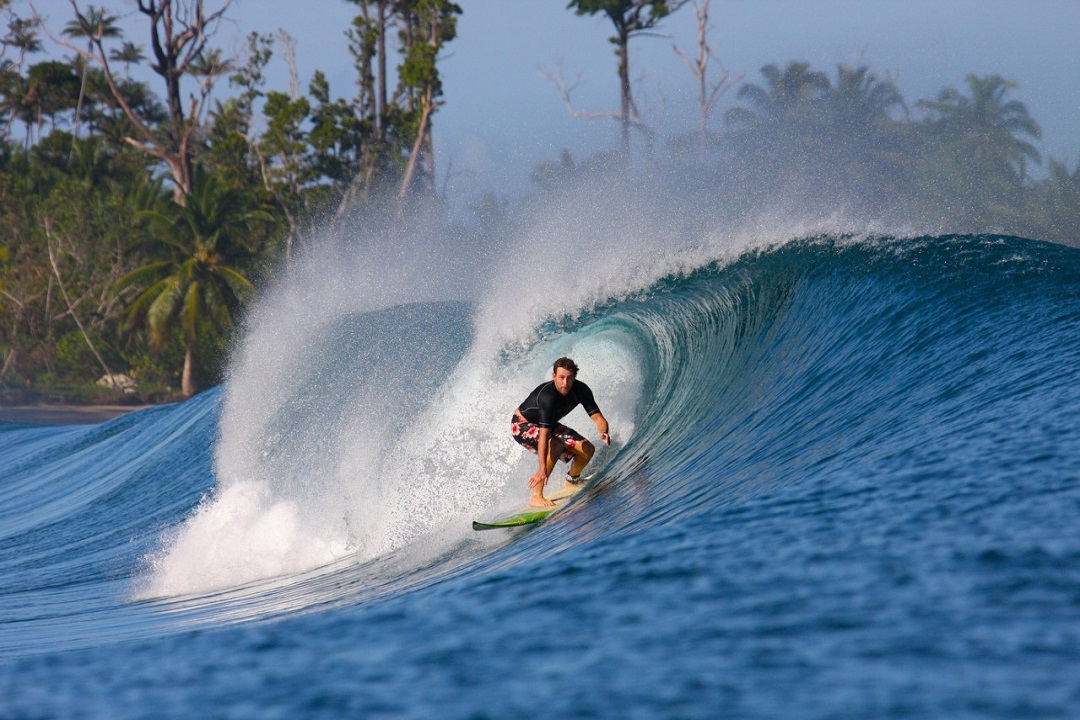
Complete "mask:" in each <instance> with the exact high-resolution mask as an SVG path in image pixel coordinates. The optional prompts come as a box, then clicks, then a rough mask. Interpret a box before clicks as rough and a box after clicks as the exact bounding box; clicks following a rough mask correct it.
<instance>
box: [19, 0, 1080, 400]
mask: <svg viewBox="0 0 1080 720" xmlns="http://www.w3.org/2000/svg"><path fill="white" fill-rule="evenodd" d="M342 1H343V2H349V3H350V4H352V5H355V6H356V14H355V17H354V19H353V22H352V24H351V26H350V27H349V28H348V29H347V30H346V31H345V33H344V36H343V38H342V46H343V51H342V56H343V57H346V56H347V57H348V58H349V60H350V62H351V63H352V65H353V67H354V68H355V71H356V82H355V85H354V86H353V87H352V88H350V90H351V91H352V92H353V94H352V95H351V96H350V97H347V98H346V97H339V96H336V95H335V94H334V93H333V92H332V90H331V88H330V86H329V84H328V82H327V80H326V77H325V76H324V75H323V74H322V73H320V72H316V73H315V74H314V77H312V78H310V80H309V81H308V82H307V85H306V91H305V89H303V88H302V86H301V82H300V79H299V78H297V77H296V73H295V70H294V72H293V76H292V81H291V82H290V87H289V88H287V89H273V88H268V87H266V82H265V79H264V71H265V69H266V67H267V64H268V63H269V62H270V59H271V58H272V57H274V56H275V55H279V56H281V57H284V58H285V59H286V60H287V61H288V62H289V64H290V67H293V68H295V62H294V50H293V45H292V41H291V38H289V36H288V35H287V34H285V33H283V32H282V33H279V34H278V35H276V36H265V35H259V34H252V35H250V36H249V37H248V41H247V48H246V54H245V55H244V56H243V57H235V58H231V57H226V56H225V55H224V54H223V52H222V51H221V50H220V49H218V48H216V47H214V46H213V45H212V43H213V40H214V37H215V32H216V31H217V30H218V29H219V27H220V24H221V23H222V21H223V20H224V19H226V18H227V12H228V11H229V9H230V2H229V1H228V0H223V1H221V2H218V3H216V4H215V6H214V7H210V5H211V4H213V3H210V2H205V0H132V2H131V5H133V6H135V7H136V8H137V10H138V14H139V16H140V21H141V25H140V27H141V28H142V31H143V32H145V35H144V36H143V37H141V38H139V39H137V40H134V41H133V40H130V39H128V38H126V37H124V36H123V34H122V33H121V31H120V30H119V28H118V19H117V17H116V16H115V15H113V14H111V13H110V12H109V11H107V10H106V9H105V8H103V7H94V6H92V5H81V4H79V3H77V2H75V0H70V3H71V4H70V18H69V19H68V20H67V21H66V22H64V23H63V24H62V25H58V26H56V27H50V23H49V22H46V21H45V20H44V19H42V18H40V17H39V16H38V15H37V14H36V12H35V11H34V9H33V6H32V5H29V4H27V5H26V6H21V5H19V3H17V2H12V1H11V0H0V10H2V12H3V13H4V17H5V19H6V27H7V33H6V35H4V36H3V38H2V39H0V43H2V49H0V124H2V127H3V133H2V136H0V213H2V216H3V218H2V223H0V232H3V238H2V243H0V357H2V366H0V392H3V394H4V395H3V396H4V397H6V398H8V399H13V398H14V399H23V400H26V399H41V398H46V399H48V398H61V397H62V398H65V399H68V400H73V399H87V400H91V399H98V400H100V399H103V398H104V399H113V400H115V399H117V398H122V397H124V396H125V395H126V396H128V397H131V398H137V399H140V400H143V401H146V400H156V399H166V398H171V397H178V396H180V395H185V396H186V395H190V394H192V393H194V392H196V391H197V390H199V389H200V388H203V387H207V386H209V385H211V384H213V383H215V382H217V381H218V380H219V379H220V378H221V375H222V369H223V365H224V362H225V358H226V357H227V353H228V348H229V343H230V342H231V340H232V335H233V333H234V329H235V327H236V325H237V322H238V321H239V320H240V318H241V313H242V311H243V307H244V305H245V303H247V302H249V301H250V300H251V299H252V298H253V297H254V296H255V295H256V293H257V291H258V288H259V287H260V286H261V285H263V284H265V283H267V282H269V281H270V280H272V279H273V277H274V276H275V275H276V274H278V273H282V272H287V271H288V267H289V264H290V262H292V261H293V258H294V256H295V255H296V254H297V253H299V252H302V251H303V249H304V248H305V247H306V246H307V245H308V244H309V243H310V242H311V241H312V238H313V237H314V234H315V231H316V229H319V231H320V232H334V231H339V232H340V231H342V230H343V229H344V228H346V227H347V226H348V224H349V223H351V222H354V220H355V218H357V217H368V216H370V215H371V214H372V213H378V214H379V215H380V216H383V217H389V218H394V217H402V216H404V215H405V214H406V213H417V212H422V213H425V214H428V215H433V216H435V217H436V218H438V217H440V215H441V214H443V215H444V214H445V213H443V209H444V208H445V205H446V204H447V202H448V198H446V197H445V196H443V195H440V193H439V191H438V189H437V186H436V182H435V178H436V173H435V153H434V147H433V143H432V131H433V127H434V124H435V122H436V119H437V111H438V109H439V107H440V106H441V105H442V104H443V103H445V102H452V101H453V98H448V97H444V96H443V88H442V84H441V81H440V75H439V63H440V61H441V60H442V58H443V57H444V55H445V51H446V48H447V45H448V44H449V43H451V42H452V41H453V40H454V39H455V36H456V23H457V19H458V17H459V16H460V15H461V13H462V9H461V7H460V6H459V5H457V4H455V3H453V2H449V1H448V0H396V1H395V0H342ZM684 6H687V8H688V9H690V8H692V10H693V12H694V13H695V14H696V18H697V21H698V27H699V37H700V43H699V50H698V53H697V56H696V57H695V58H690V57H686V56H683V59H684V60H685V61H686V63H687V66H688V67H689V68H690V70H691V71H692V76H688V82H690V81H691V80H694V81H696V84H697V87H698V98H699V107H700V117H699V118H693V119H690V121H689V122H688V125H690V126H694V127H695V128H696V129H695V130H694V131H692V132H686V133H684V134H682V135H676V136H672V137H669V138H659V137H656V134H657V133H656V131H655V129H653V128H651V127H650V126H649V124H648V122H647V121H646V120H644V119H643V118H642V115H641V113H640V112H639V109H638V108H637V106H636V103H635V101H634V97H633V87H632V83H631V82H630V75H629V69H628V68H629V66H630V59H631V58H630V53H631V50H632V45H631V43H630V41H631V39H633V38H635V37H636V36H639V35H644V34H647V33H649V31H650V30H653V29H655V28H656V27H657V26H658V24H659V23H660V22H661V21H663V20H664V19H665V18H668V17H669V16H670V15H671V14H672V13H675V12H680V11H683V10H682V9H683V7H684ZM708 7H709V3H708V2H707V0H698V1H697V2H694V3H692V4H690V3H687V2H685V1H683V2H678V1H668V2H662V1H656V0H654V1H651V2H650V1H646V0H574V1H572V2H570V3H569V5H568V6H567V7H566V10H565V11H573V12H576V13H578V14H580V15H599V16H602V17H606V18H607V19H609V20H610V21H611V26H612V29H613V35H612V38H611V42H612V43H613V45H614V46H615V50H616V53H615V54H616V63H615V70H616V72H615V78H616V80H617V82H618V83H619V89H620V108H619V109H618V110H617V111H613V112H612V113H611V117H612V118H614V120H615V123H614V125H615V127H617V128H618V130H619V131H621V133H620V134H618V135H613V139H618V140H621V142H615V143H613V147H612V148H609V149H598V152H597V153H596V155H595V156H594V157H589V158H583V159H578V160H575V159H574V158H572V157H571V156H570V155H569V153H563V155H562V157H560V158H556V159H552V160H551V161H549V162H545V163H542V164H541V165H540V166H539V167H537V168H536V169H535V171H534V172H533V174H532V180H533V187H534V192H535V194H536V195H537V196H542V195H543V194H545V193H552V192H557V191H558V188H559V187H560V186H562V185H566V184H570V183H573V182H577V181H579V180H581V179H582V178H583V177H588V176H589V175H590V174H593V173H600V172H605V173H606V172H611V169H612V166H613V165H614V166H615V167H616V168H618V167H619V164H620V163H622V162H628V160H627V158H629V157H630V156H632V155H636V156H641V155H642V154H647V155H648V162H649V163H652V164H655V165H659V166H663V167H664V168H666V169H668V170H669V171H671V172H673V173H682V174H684V175H685V176H686V177H692V178H693V179H694V180H693V183H694V185H695V192H698V193H699V194H700V193H702V192H705V193H708V192H709V189H710V188H711V187H713V186H714V185H716V186H719V185H721V184H723V185H725V187H727V188H728V197H727V199H726V200H725V202H726V203H728V204H729V205H731V206H732V207H733V208H735V210H737V211H739V212H744V213H750V212H753V211H754V210H755V206H756V203H759V202H762V199H764V198H770V199H773V200H775V198H777V197H784V198H799V197H803V196H806V195H809V194H812V195H814V196H816V197H835V198H836V201H837V202H857V203H859V204H860V205H861V206H862V207H874V208H880V210H881V215H882V217H886V216H888V215H889V211H890V210H896V211H903V210H904V209H905V208H914V207H918V208H919V209H920V213H921V214H922V215H923V216H931V217H933V218H935V221H936V222H937V224H938V225H939V226H940V227H942V228H950V229H954V230H956V231H975V230H991V231H999V232H1008V233H1014V234H1018V235H1024V236H1027V237H1034V238H1039V239H1044V240H1053V241H1059V242H1065V243H1069V244H1076V243H1077V241H1078V237H1080V236H1078V234H1077V228H1080V165H1078V166H1077V167H1076V168H1073V169H1071V170H1070V169H1069V168H1068V167H1067V166H1066V165H1065V164H1064V163H1063V162H1061V161H1058V160H1055V159H1053V158H1043V157H1042V156H1041V154H1040V152H1039V151H1038V149H1037V147H1036V144H1035V143H1036V142H1037V141H1038V140H1039V138H1040V135H1041V131H1040V128H1039V124H1038V122H1037V121H1036V119H1035V118H1033V117H1031V116H1030V115H1029V113H1028V111H1027V108H1026V107H1025V106H1024V104H1023V103H1022V102H1020V101H1019V100H1017V99H1016V98H1014V97H1013V93H1014V90H1015V88H1016V86H1015V84H1014V83H1012V82H1011V81H1009V80H1007V79H1005V78H1002V77H999V76H997V75H987V76H976V75H969V76H968V77H966V78H964V79H963V81H962V82H961V83H959V84H958V86H957V87H947V88H945V89H943V90H942V91H941V92H940V94H939V95H938V96H937V97H936V98H932V99H921V100H918V101H916V102H914V103H910V102H908V101H907V100H906V99H905V98H904V97H903V96H902V95H901V93H900V91H899V89H898V88H897V87H896V85H895V84H893V83H892V82H891V81H889V80H887V79H882V78H881V77H879V75H878V74H876V73H875V72H873V71H872V70H871V69H870V68H867V67H847V66H840V67H837V68H836V69H835V71H832V72H823V71H820V70H817V69H814V68H812V67H811V66H809V65H808V64H806V63H801V62H790V63H788V64H786V65H768V66H766V67H764V68H762V69H761V76H760V79H757V80H756V81H755V80H747V81H745V82H741V81H740V82H735V81H733V80H732V79H731V78H728V77H727V76H725V75H723V74H722V73H719V72H718V71H717V70H716V69H715V67H714V66H713V65H710V58H711V55H710V52H709V48H708V37H707V29H708V27H709V26H710V25H709V21H708ZM51 23H52V24H56V21H55V20H53V21H51ZM58 55H62V56H63V58H64V59H61V60H57V59H47V60H41V61H37V62H35V61H36V60H37V58H38V57H39V56H48V57H50V58H55V57H56V56H58ZM710 71H711V72H712V73H713V75H714V76H715V77H710ZM136 77H149V78H153V80H152V81H144V80H138V79H135V78H136ZM555 84H556V86H557V87H558V88H559V89H560V90H564V91H565V87H564V86H560V83H559V82H558V80H557V79H556V83H555ZM728 90H731V92H730V93H728V96H729V99H730V105H731V107H730V108H729V109H728V110H727V111H726V112H725V113H723V114H722V115H718V116H717V117H715V118H714V117H713V115H714V114H716V113H714V110H715V108H716V107H717V105H718V102H717V101H718V99H719V97H720V96H721V95H723V94H725V93H727V91H728ZM564 99H566V100H567V102H568V104H569V102H570V97H569V93H568V92H564ZM553 101H554V99H553ZM257 128H258V130H256V129H257ZM639 138H640V141H639V140H638V139H639ZM1035 168H1039V172H1037V173H1035V172H1033V170H1034V169H1035ZM733 178H735V179H737V183H734V184H737V186H738V187H737V191H735V192H732V191H731V190H730V188H731V186H732V184H733V180H732V179H733ZM488 202H489V203H492V204H495V205H497V206H498V207H499V208H500V212H501V213H502V214H503V215H505V214H506V213H512V212H514V207H515V204H516V203H526V202H528V200H527V199H522V200H520V201H519V200H511V199H507V198H499V197H494V196H493V197H492V198H489V199H488ZM478 214H479V211H478ZM444 222H447V223H449V221H448V220H444ZM453 236H454V233H453V232H448V233H447V237H453ZM99 379H104V382H103V383H101V382H99Z"/></svg>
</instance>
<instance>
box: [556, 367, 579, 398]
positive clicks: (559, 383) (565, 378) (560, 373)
mask: <svg viewBox="0 0 1080 720" xmlns="http://www.w3.org/2000/svg"><path fill="white" fill-rule="evenodd" d="M551 379H552V380H554V381H555V389H556V390H558V391H559V394H560V395H569V394H570V388H572V387H573V386H574V373H572V372H570V371H569V370H567V369H566V368H558V369H556V370H555V372H553V373H552V374H551Z"/></svg>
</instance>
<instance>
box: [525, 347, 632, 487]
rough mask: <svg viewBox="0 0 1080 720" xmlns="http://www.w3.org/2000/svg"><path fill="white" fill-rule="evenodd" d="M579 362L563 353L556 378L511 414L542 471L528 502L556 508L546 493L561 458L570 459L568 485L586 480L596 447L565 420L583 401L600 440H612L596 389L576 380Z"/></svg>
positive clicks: (534, 480) (553, 370) (536, 476)
mask: <svg viewBox="0 0 1080 720" xmlns="http://www.w3.org/2000/svg"><path fill="white" fill-rule="evenodd" d="M577 373H578V366H577V364H576V363H575V362H574V361H573V360H571V359H570V358H568V357H561V358H559V359H558V360H556V361H555V364H554V365H553V366H552V368H551V380H549V381H548V382H545V383H542V384H540V385H538V386H537V387H536V389H535V390H533V391H532V392H531V393H529V397H527V398H525V401H524V402H523V403H521V404H520V405H518V406H517V408H516V409H515V410H514V414H513V415H512V416H511V418H510V434H511V435H513V437H514V440H516V441H517V442H518V443H519V444H520V445H522V446H523V447H525V448H528V449H529V450H530V451H531V452H534V453H536V455H537V457H538V458H539V461H540V469H539V470H537V471H536V474H534V475H533V476H532V477H531V478H529V487H530V488H532V495H531V496H530V497H529V505H531V506H533V507H542V508H546V507H553V506H554V505H555V503H553V502H551V501H550V500H548V499H547V498H546V497H544V485H546V484H547V480H548V477H549V476H550V475H551V472H552V470H554V469H555V463H556V462H558V461H559V460H562V461H563V462H569V463H571V464H570V470H569V471H568V472H567V474H566V483H567V484H568V485H571V486H573V485H576V484H577V483H580V482H581V472H582V471H583V470H584V469H585V466H586V465H588V464H589V461H590V460H592V456H593V453H594V452H596V447H595V446H594V445H593V444H592V443H591V442H589V441H588V440H586V439H585V438H584V437H582V435H581V434H580V433H578V432H577V431H576V430H573V429H572V428H568V427H566V426H565V425H563V424H561V423H560V422H559V420H562V419H563V418H564V417H565V416H566V415H567V414H568V413H569V412H570V411H571V410H573V409H574V408H576V407H577V406H578V405H581V406H582V407H583V408H584V409H585V412H586V413H588V414H589V418H590V419H592V421H593V422H594V423H596V429H597V430H599V431H600V439H601V440H602V441H603V442H604V444H605V445H609V444H610V443H611V437H610V436H609V435H608V422H607V420H606V419H604V414H603V413H602V412H600V408H599V407H597V405H596V400H594V399H593V393H592V390H591V389H589V386H588V385H586V384H585V383H583V382H579V381H578V380H577Z"/></svg>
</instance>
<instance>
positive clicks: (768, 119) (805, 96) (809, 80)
mask: <svg viewBox="0 0 1080 720" xmlns="http://www.w3.org/2000/svg"><path fill="white" fill-rule="evenodd" d="M761 74H762V75H764V76H765V80H766V81H767V85H766V86H765V87H761V86H760V85H755V84H753V83H746V84H745V85H743V86H742V87H740V88H739V92H738V93H737V95H736V96H737V97H738V98H739V99H740V100H743V101H748V102H749V104H750V105H751V106H753V108H745V107H737V108H732V109H731V110H729V111H728V112H727V115H726V116H725V117H726V120H727V122H728V124H730V125H736V126H737V125H742V126H744V127H746V128H748V129H754V128H761V127H762V126H764V125H774V124H787V123H788V122H789V121H791V120H793V119H794V118H795V117H796V116H799V115H804V114H805V113H806V111H807V110H808V109H810V108H811V107H812V106H813V104H814V102H815V101H817V100H818V99H820V98H821V97H822V95H823V94H824V93H826V92H827V91H828V90H829V88H830V85H829V78H828V76H826V75H825V73H822V72H816V71H812V70H810V63H805V62H792V63H788V66H787V67H786V68H784V69H783V70H781V69H780V68H779V67H778V66H776V65H773V64H771V63H770V64H769V65H766V66H765V67H763V68H761ZM754 108H756V109H754Z"/></svg>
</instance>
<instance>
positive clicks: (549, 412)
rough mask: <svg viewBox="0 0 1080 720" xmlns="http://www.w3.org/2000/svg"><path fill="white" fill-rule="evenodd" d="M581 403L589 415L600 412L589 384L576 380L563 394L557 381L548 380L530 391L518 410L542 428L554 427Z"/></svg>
mask: <svg viewBox="0 0 1080 720" xmlns="http://www.w3.org/2000/svg"><path fill="white" fill-rule="evenodd" d="M578 405H581V406H582V407H583V408H584V409H585V412H586V413H588V414H589V415H595V414H596V413H598V412H600V408H599V407H597V406H596V400H594V399H593V392H592V389H590V388H589V386H588V385H586V384H585V383H583V382H581V381H580V380H575V381H574V384H573V385H572V386H571V387H570V392H569V393H568V394H566V395H563V394H562V393H560V392H559V391H558V390H556V389H555V381H554V380H548V381H547V382H546V383H541V384H540V385H537V386H536V389H535V390H533V391H532V392H531V393H529V397H527V398H525V402H523V403H521V404H520V405H518V411H519V412H520V413H521V414H522V415H523V416H525V419H526V420H528V421H529V422H531V423H535V424H537V425H539V426H540V427H542V428H549V429H550V428H554V427H555V425H556V424H557V423H558V422H559V421H560V420H562V419H563V418H564V417H566V416H567V415H568V414H569V413H570V411H571V410H573V409H574V408H576V407H577V406H578Z"/></svg>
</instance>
